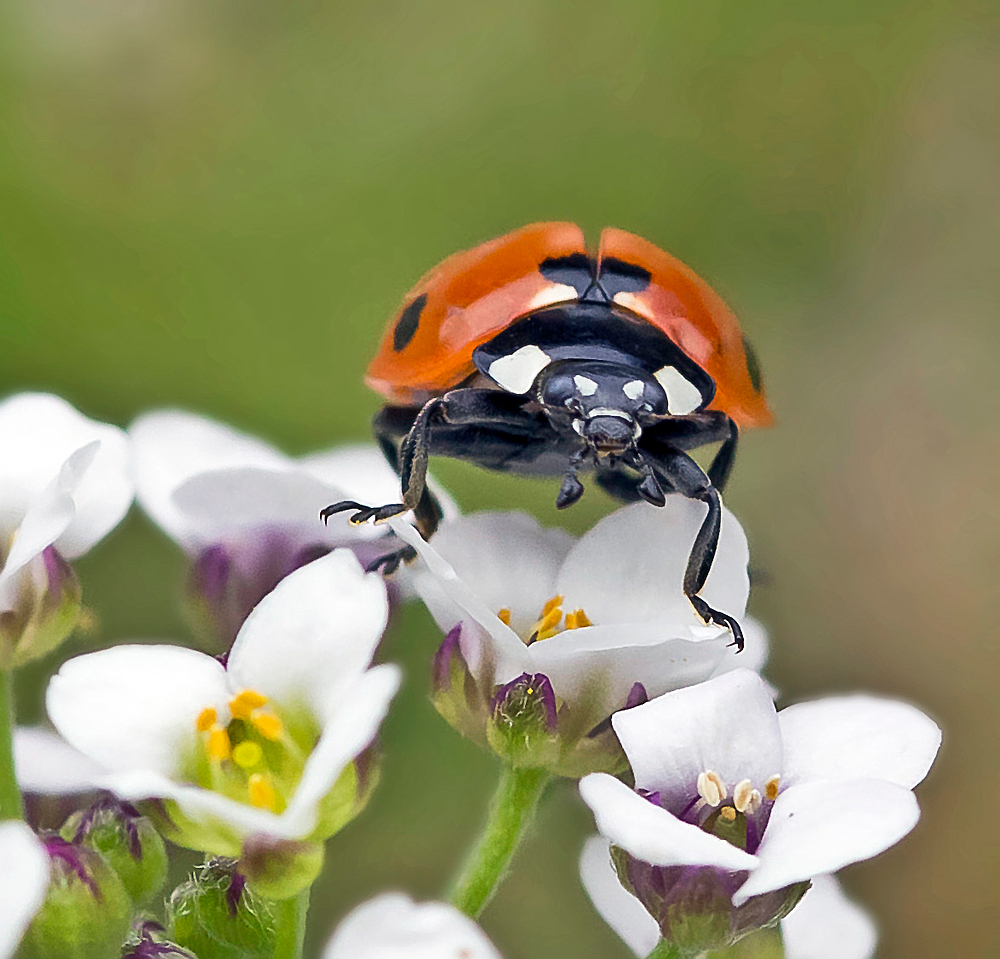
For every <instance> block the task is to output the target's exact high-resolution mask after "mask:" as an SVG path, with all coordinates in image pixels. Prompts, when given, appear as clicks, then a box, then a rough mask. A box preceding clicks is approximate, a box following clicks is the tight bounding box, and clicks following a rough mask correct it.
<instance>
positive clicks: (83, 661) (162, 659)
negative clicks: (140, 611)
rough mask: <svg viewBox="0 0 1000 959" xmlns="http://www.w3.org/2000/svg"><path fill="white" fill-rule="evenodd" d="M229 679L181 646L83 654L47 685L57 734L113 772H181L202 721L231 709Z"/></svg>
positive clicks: (211, 662)
mask: <svg viewBox="0 0 1000 959" xmlns="http://www.w3.org/2000/svg"><path fill="white" fill-rule="evenodd" d="M226 689H227V687H226V673H225V670H224V669H223V668H222V666H221V665H220V664H219V663H218V662H217V661H216V660H214V659H212V657H211V656H206V655H205V654H204V653H198V652H195V651H194V650H191V649H182V648H180V647H178V646H116V647H114V648H113V649H105V650H102V651H101V652H97V653H88V654H87V655H85V656H77V657H76V658H75V659H71V660H69V661H68V662H66V663H64V664H63V665H62V668H61V669H60V670H59V672H58V673H56V675H55V676H53V677H52V679H51V680H50V681H49V686H48V690H47V691H46V696H45V704H46V708H47V710H48V713H49V718H50V719H51V720H52V722H53V724H54V725H55V727H56V729H57V730H58V731H59V733H60V734H61V735H62V736H63V738H64V739H65V740H66V741H67V742H68V743H69V744H70V745H71V746H74V747H75V748H76V749H78V750H80V752H82V753H83V754H84V755H86V756H89V757H90V758H91V759H93V760H94V761H95V762H97V763H99V764H100V765H102V766H105V767H107V768H108V769H110V770H128V769H145V770H154V771H156V772H159V773H161V774H163V775H165V776H169V775H171V774H173V773H175V772H176V771H177V769H178V766H179V763H180V761H181V752H182V750H183V749H184V747H185V745H186V744H187V743H190V742H192V741H193V736H194V733H195V723H196V720H197V718H198V715H199V714H200V713H201V711H202V710H203V709H205V708H206V707H208V706H212V707H214V708H217V709H219V711H220V712H222V711H224V710H225V708H226Z"/></svg>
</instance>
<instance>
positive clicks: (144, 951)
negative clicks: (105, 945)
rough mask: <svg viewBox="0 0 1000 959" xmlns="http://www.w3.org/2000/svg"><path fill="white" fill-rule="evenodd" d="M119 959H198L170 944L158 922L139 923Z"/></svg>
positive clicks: (174, 944)
mask: <svg viewBox="0 0 1000 959" xmlns="http://www.w3.org/2000/svg"><path fill="white" fill-rule="evenodd" d="M121 959H198V957H197V956H196V955H195V954H194V953H193V952H190V951H189V950H187V949H182V948H181V947H180V946H178V945H177V944H176V943H173V942H171V941H170V940H169V939H168V938H167V935H166V931H165V930H164V928H163V926H161V925H160V924H159V923H158V922H152V921H147V922H143V923H140V924H139V926H138V927H137V928H136V929H135V930H133V932H132V934H131V935H130V936H129V937H128V939H127V940H126V941H125V945H124V947H123V948H122V956H121Z"/></svg>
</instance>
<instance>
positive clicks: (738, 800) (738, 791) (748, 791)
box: [733, 779, 753, 812]
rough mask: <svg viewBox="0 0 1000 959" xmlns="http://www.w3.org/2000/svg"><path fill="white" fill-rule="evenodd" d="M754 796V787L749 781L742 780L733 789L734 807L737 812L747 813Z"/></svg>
mask: <svg viewBox="0 0 1000 959" xmlns="http://www.w3.org/2000/svg"><path fill="white" fill-rule="evenodd" d="M752 796H753V785H752V784H751V782H750V780H749V779H741V780H740V781H739V782H738V783H737V784H736V785H735V786H734V787H733V805H734V806H735V807H736V811H737V812H746V811H747V807H748V806H749V805H750V799H751V797H752Z"/></svg>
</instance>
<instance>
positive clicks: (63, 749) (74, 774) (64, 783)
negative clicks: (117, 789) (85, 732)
mask: <svg viewBox="0 0 1000 959" xmlns="http://www.w3.org/2000/svg"><path fill="white" fill-rule="evenodd" d="M14 768H15V769H16V770H17V782H18V785H19V786H20V787H21V790H22V791H23V792H26V793H38V794H39V795H43V796H59V795H71V794H73V793H80V792H86V791H87V790H89V789H96V788H97V787H98V785H99V784H100V782H101V780H102V778H103V775H104V773H105V772H106V770H105V768H104V767H103V766H101V765H100V763H96V762H94V760H92V759H91V758H90V757H89V756H85V755H84V754H83V753H81V752H80V751H79V750H78V749H74V748H73V747H72V746H71V745H70V744H69V743H68V742H66V740H65V739H63V738H62V737H61V736H57V735H56V734H55V733H53V732H50V731H49V730H47V729H42V728H41V727H39V726H18V727H17V729H15V730H14Z"/></svg>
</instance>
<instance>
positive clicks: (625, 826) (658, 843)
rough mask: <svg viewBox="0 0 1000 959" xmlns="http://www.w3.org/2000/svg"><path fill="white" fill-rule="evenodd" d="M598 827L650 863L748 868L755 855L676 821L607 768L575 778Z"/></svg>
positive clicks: (754, 862) (615, 841) (617, 844)
mask: <svg viewBox="0 0 1000 959" xmlns="http://www.w3.org/2000/svg"><path fill="white" fill-rule="evenodd" d="M580 795H581V796H582V797H583V801H584V802H585V803H586V804H587V805H588V806H590V808H591V810H592V811H593V813H594V819H595V821H596V822H597V829H598V831H599V832H600V833H601V835H602V836H606V837H607V838H608V839H610V840H611V842H613V843H614V844H615V845H616V846H620V847H621V848H622V849H624V850H625V851H626V852H627V853H629V854H630V855H632V856H635V858H636V859H640V860H642V861H643V862H648V863H652V864H653V865H655V866H720V867H721V868H723V869H753V868H754V867H755V866H756V865H757V857H756V856H751V855H750V854H749V853H746V852H744V851H743V850H742V849H737V848H736V846H733V845H731V844H730V843H728V842H726V841H725V840H723V839H719V838H718V837H716V836H712V835H709V833H707V832H704V831H703V830H701V829H699V828H698V827H697V826H691V825H689V824H688V823H686V822H681V820H679V819H677V818H676V817H675V816H672V815H671V814H670V813H668V812H667V811H666V810H665V809H661V808H660V807H659V806H654V805H653V804H652V803H651V802H649V801H648V800H646V799H643V798H642V797H641V796H640V795H639V794H638V793H635V792H633V791H632V790H631V789H629V788H628V786H626V785H625V784H624V783H622V782H619V781H618V780H617V779H615V778H614V777H613V776H609V775H607V774H606V773H591V774H590V775H589V776H584V778H583V779H582V780H580Z"/></svg>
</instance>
